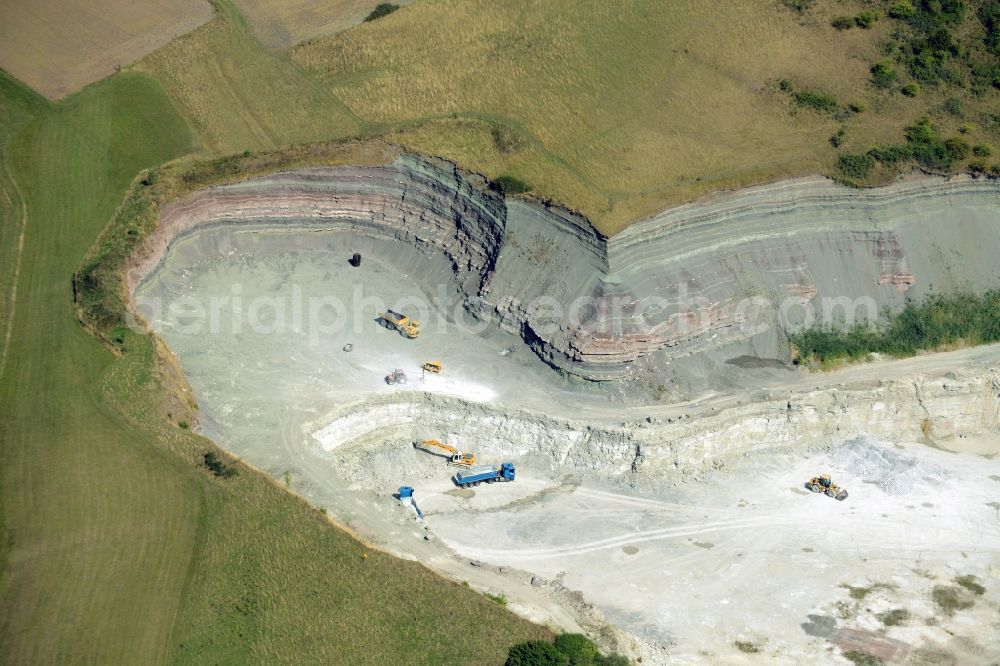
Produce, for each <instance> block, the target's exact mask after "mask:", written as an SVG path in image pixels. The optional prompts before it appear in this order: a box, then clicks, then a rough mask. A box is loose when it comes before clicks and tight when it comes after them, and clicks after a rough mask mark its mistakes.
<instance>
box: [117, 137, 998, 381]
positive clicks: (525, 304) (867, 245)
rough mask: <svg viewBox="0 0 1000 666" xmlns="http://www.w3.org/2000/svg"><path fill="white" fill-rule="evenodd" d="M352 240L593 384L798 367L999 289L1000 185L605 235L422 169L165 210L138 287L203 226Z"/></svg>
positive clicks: (410, 160)
mask: <svg viewBox="0 0 1000 666" xmlns="http://www.w3.org/2000/svg"><path fill="white" fill-rule="evenodd" d="M218 224H240V225H260V226H266V227H268V228H281V227H282V226H286V227H289V228H292V227H295V228H311V227H317V228H345V229H351V230H352V231H354V232H355V233H360V234H367V235H371V236H375V237H381V238H391V239H394V240H397V241H399V242H402V243H408V244H411V245H413V246H415V247H418V248H420V249H422V250H424V251H426V252H438V253H443V254H444V255H445V256H446V257H447V258H448V259H449V261H450V262H451V263H452V266H453V270H454V277H453V281H454V283H453V285H451V286H452V287H453V288H455V289H457V290H458V291H459V292H460V293H461V294H462V296H463V298H464V301H465V308H466V309H467V310H468V311H469V312H471V313H473V314H474V315H476V316H478V317H480V318H483V319H486V318H489V319H492V320H494V321H495V322H496V323H497V324H499V325H500V326H501V327H502V328H504V329H506V330H508V331H511V332H515V333H517V334H519V335H520V336H521V337H522V338H523V339H524V340H525V342H527V343H528V344H529V345H530V346H531V347H532V349H534V350H535V352H536V353H537V354H538V355H539V356H541V357H542V358H543V359H544V360H545V361H546V362H548V363H549V364H551V365H553V366H555V367H557V368H560V369H562V370H564V371H566V372H568V373H571V374H574V375H579V376H581V377H584V378H586V379H591V380H614V379H621V378H624V377H626V376H627V374H628V371H629V368H630V366H631V365H633V364H637V363H639V364H641V363H644V362H649V363H652V362H653V361H652V358H653V356H654V355H656V354H660V355H661V358H667V359H669V358H673V357H688V356H691V355H692V354H694V355H697V354H699V353H712V351H713V350H718V349H719V348H720V347H722V346H724V345H728V347H727V350H728V351H727V353H728V354H729V356H731V357H732V356H739V355H740V354H750V355H753V356H757V357H762V358H772V359H776V360H777V361H787V360H788V348H787V342H786V340H787V332H788V330H790V328H792V327H795V326H800V325H808V324H810V323H815V322H820V323H830V324H838V323H844V322H846V323H850V322H851V321H855V320H859V319H862V320H863V319H865V318H871V317H877V316H878V312H879V311H880V310H881V309H882V308H883V307H885V306H889V307H894V308H899V307H902V305H903V304H904V303H905V299H907V298H912V297H920V296H922V295H925V294H928V293H931V292H934V293H947V292H949V291H955V290H959V289H972V290H983V289H987V288H990V287H994V286H997V285H1000V262H998V261H996V257H997V256H1000V183H998V182H997V181H993V180H976V179H972V178H968V177H956V178H953V179H950V180H945V179H930V178H921V179H919V180H911V181H904V182H900V183H897V184H895V185H892V186H889V187H885V188H880V189H878V190H870V191H857V190H849V189H847V188H844V187H841V186H838V185H836V184H834V183H832V182H831V181H828V180H826V179H821V178H802V179H797V180H792V181H786V182H783V183H781V184H779V185H770V186H762V187H757V188H751V189H748V190H742V191H740V192H739V193H734V194H719V195H715V196H713V197H711V198H709V199H708V200H703V201H700V202H698V203H697V204H691V205H687V206H681V207H678V208H674V209H670V210H668V211H665V212H664V213H662V214H659V215H657V216H654V217H652V218H650V219H648V220H645V221H642V222H639V223H637V224H635V225H633V226H631V227H629V228H628V229H626V230H625V231H623V232H621V233H620V234H618V235H616V236H613V237H611V238H607V237H605V236H603V235H602V234H600V233H599V232H597V231H596V230H595V229H594V228H593V227H592V226H591V225H590V224H589V223H588V221H587V220H586V219H584V218H582V217H581V216H579V215H577V214H575V213H572V212H570V211H567V210H564V209H560V208H557V207H554V206H548V205H544V204H541V203H538V202H529V201H523V200H514V199H505V197H504V196H503V195H501V194H499V193H498V192H496V191H494V190H492V189H490V188H489V187H488V186H487V183H486V182H485V180H484V179H483V178H482V177H479V176H476V175H474V174H471V175H470V174H467V173H465V172H462V171H460V170H459V169H457V168H456V167H455V166H454V165H453V164H451V163H450V162H446V161H443V160H431V159H425V158H418V157H415V156H404V157H401V158H398V159H397V160H396V161H395V162H393V163H392V164H389V165H386V166H380V167H337V168H312V169H300V170H296V171H291V172H286V173H278V174H274V175H271V176H267V177H263V178H257V179H253V180H249V181H246V182H242V183H237V184H234V185H228V186H223V187H217V188H212V189H209V190H205V191H202V192H198V193H196V194H194V195H193V196H191V197H189V198H187V199H185V200H183V201H179V202H176V203H174V204H172V205H170V206H169V207H167V208H166V210H164V212H163V215H162V219H161V224H160V225H159V227H158V229H157V231H156V233H155V235H154V237H153V238H152V239H151V241H150V244H149V246H148V248H147V253H146V254H145V256H143V257H140V258H139V259H138V260H137V261H136V262H135V263H134V264H133V265H132V266H131V268H130V270H129V273H128V283H129V287H130V288H131V289H134V288H135V287H136V285H138V284H139V283H140V282H141V281H142V279H143V278H144V277H145V276H146V275H148V274H149V273H150V271H152V270H153V268H155V266H156V265H157V264H158V262H159V261H160V260H161V258H162V257H163V255H164V253H165V252H166V249H167V247H168V246H169V244H170V243H171V242H172V241H173V240H174V239H176V238H178V237H180V236H183V235H185V234H187V233H190V232H191V231H192V230H194V229H196V228H200V227H204V226H206V225H218Z"/></svg>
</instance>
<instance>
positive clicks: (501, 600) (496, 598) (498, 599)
mask: <svg viewBox="0 0 1000 666" xmlns="http://www.w3.org/2000/svg"><path fill="white" fill-rule="evenodd" d="M485 596H486V598H487V599H489V600H490V601H492V602H494V603H496V604H499V605H500V606H506V605H507V595H506V594H487V595H485Z"/></svg>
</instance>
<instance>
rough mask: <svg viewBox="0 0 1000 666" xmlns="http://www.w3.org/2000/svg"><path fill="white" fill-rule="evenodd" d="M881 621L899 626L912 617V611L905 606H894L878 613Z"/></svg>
mask: <svg viewBox="0 0 1000 666" xmlns="http://www.w3.org/2000/svg"><path fill="white" fill-rule="evenodd" d="M875 617H877V618H878V619H879V622H881V623H882V624H884V625H885V626H887V627H898V626H900V625H901V624H903V623H905V622H906V621H907V620H909V619H910V611H908V610H906V609H905V608H893V609H892V610H887V611H885V612H883V613H879V614H878V615H876V616H875Z"/></svg>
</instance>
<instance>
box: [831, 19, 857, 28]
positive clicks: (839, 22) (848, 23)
mask: <svg viewBox="0 0 1000 666" xmlns="http://www.w3.org/2000/svg"><path fill="white" fill-rule="evenodd" d="M830 25H831V26H833V27H834V28H836V29H837V30H850V29H851V28H852V27H854V21H853V20H852V19H851V17H850V16H836V17H834V19H833V20H832V21H830Z"/></svg>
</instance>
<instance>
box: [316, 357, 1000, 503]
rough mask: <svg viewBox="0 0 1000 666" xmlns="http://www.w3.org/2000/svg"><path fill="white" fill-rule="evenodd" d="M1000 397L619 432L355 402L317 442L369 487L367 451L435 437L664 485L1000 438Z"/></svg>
mask: <svg viewBox="0 0 1000 666" xmlns="http://www.w3.org/2000/svg"><path fill="white" fill-rule="evenodd" d="M998 401H1000V374H998V371H997V370H996V369H991V370H984V371H982V372H975V371H969V370H966V371H962V372H959V373H949V374H947V375H944V376H937V377H927V378H918V379H916V380H909V379H907V380H893V381H884V382H877V383H876V384H874V385H872V386H868V387H865V386H858V385H854V386H851V387H849V388H844V389H839V390H838V389H829V388H825V389H822V390H815V391H801V392H797V393H795V394H793V395H791V396H790V397H788V398H782V399H772V400H770V401H760V402H752V403H749V404H746V405H742V406H731V407H727V408H725V409H722V410H720V411H718V412H717V413H707V414H701V415H698V416H697V417H695V418H691V417H690V416H689V417H688V418H684V417H683V416H682V417H669V418H668V417H663V418H650V419H645V420H637V421H634V422H628V423H618V424H610V423H608V422H606V421H601V420H586V419H582V418H572V417H568V416H567V417H559V416H553V415H548V414H543V413H539V412H534V411H529V410H523V409H515V408H510V407H504V406H502V405H490V404H476V403H469V402H467V401H462V400H459V399H455V398H447V397H440V396H431V395H423V396H416V395H413V394H402V395H393V396H372V397H369V398H366V399H365V400H362V401H359V402H353V403H350V404H345V405H343V406H342V407H340V408H338V410H336V411H335V412H334V413H331V414H326V415H324V417H323V419H322V421H321V422H322V423H323V426H322V427H321V428H319V429H317V430H316V431H315V432H313V435H312V437H313V439H314V440H315V442H316V444H317V445H318V446H320V447H321V448H322V449H324V450H325V451H327V452H334V453H335V454H338V455H339V454H341V452H343V455H344V456H346V457H341V462H342V464H343V465H344V467H343V468H342V471H345V472H347V473H349V474H350V475H352V476H354V477H356V479H355V480H357V481H364V482H365V483H366V484H369V483H371V482H373V481H374V482H375V483H378V482H381V481H383V480H382V479H372V478H368V477H366V476H364V475H365V474H372V473H375V470H374V469H373V466H371V465H366V464H365V463H364V461H365V460H366V458H365V455H364V454H358V453H357V452H358V451H359V450H360V451H365V450H366V449H367V447H368V445H369V444H371V445H372V446H380V445H381V443H383V442H385V441H387V440H397V439H398V440H401V441H412V440H415V439H419V438H420V437H421V436H422V434H423V433H427V432H449V433H453V434H454V435H455V436H456V437H457V438H458V439H459V440H460V441H469V442H477V443H478V446H479V449H480V451H479V453H480V454H482V455H483V456H484V457H486V458H497V459H516V460H519V461H526V462H527V463H530V467H531V468H532V469H534V470H538V469H547V470H549V471H550V472H552V473H568V472H569V473H576V474H579V475H581V476H585V477H588V478H600V479H603V480H605V481H610V482H612V483H622V484H627V485H632V486H639V487H656V486H670V485H673V484H676V483H679V482H683V481H685V480H687V479H690V478H697V477H698V476H699V475H701V474H704V473H705V472H707V471H710V470H712V469H719V468H720V466H725V465H728V464H730V463H732V461H734V460H738V459H740V458H743V457H746V456H752V455H755V454H764V453H773V452H775V451H780V450H783V449H787V450H800V449H801V448H802V443H803V442H812V444H811V446H812V447H814V448H823V447H827V448H830V447H834V446H838V445H841V444H842V443H843V442H844V441H846V440H848V439H850V438H853V437H856V436H858V435H864V436H870V437H872V438H875V439H878V440H880V441H885V442H904V441H919V440H921V439H924V438H940V439H941V440H953V439H954V438H962V437H972V436H977V435H981V434H983V433H990V432H996V430H997V428H998V427H1000V415H998V412H997V404H998ZM359 475H360V476H359ZM384 481H385V482H386V483H391V479H386V480H384Z"/></svg>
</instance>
